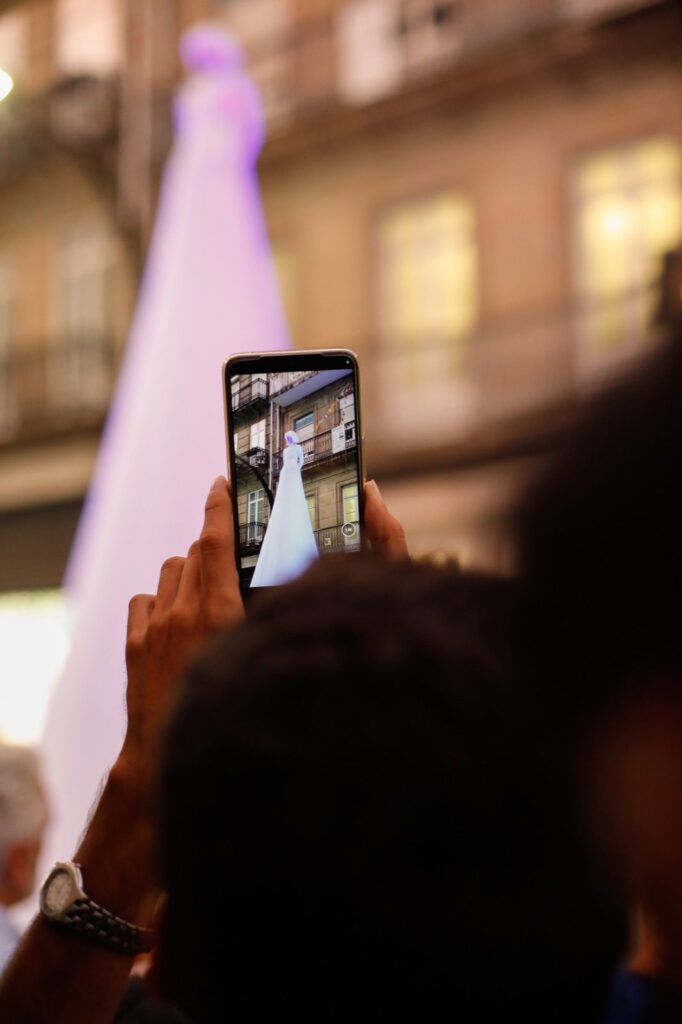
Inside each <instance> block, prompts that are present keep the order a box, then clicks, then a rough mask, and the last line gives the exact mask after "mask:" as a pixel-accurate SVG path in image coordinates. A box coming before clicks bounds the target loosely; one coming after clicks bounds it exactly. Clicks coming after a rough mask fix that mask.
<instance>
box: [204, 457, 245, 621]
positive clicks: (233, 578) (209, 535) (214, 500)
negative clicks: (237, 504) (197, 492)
mask: <svg viewBox="0 0 682 1024" xmlns="http://www.w3.org/2000/svg"><path fill="white" fill-rule="evenodd" d="M199 556H200V571H201V597H202V606H203V610H204V615H205V616H206V617H207V619H208V620H209V624H214V625H218V624H219V623H222V622H227V621H229V619H230V618H231V617H232V616H233V615H234V613H235V611H240V610H241V611H243V606H242V601H241V594H240V592H239V577H238V575H237V565H236V561H235V551H234V526H233V522H232V493H231V490H230V487H229V485H228V483H227V480H226V479H225V477H223V476H219V477H217V478H216V480H214V481H213V484H212V486H211V490H210V491H209V494H208V498H207V499H206V506H205V514H204V526H203V529H202V531H201V535H200V537H199Z"/></svg>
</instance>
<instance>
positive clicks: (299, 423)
mask: <svg viewBox="0 0 682 1024" xmlns="http://www.w3.org/2000/svg"><path fill="white" fill-rule="evenodd" d="M294 430H295V431H296V433H297V434H298V439H299V441H307V440H308V438H309V437H312V436H313V434H314V432H315V414H314V412H313V411H312V410H311V411H310V412H305V413H303V415H302V416H297V417H296V419H295V420H294Z"/></svg>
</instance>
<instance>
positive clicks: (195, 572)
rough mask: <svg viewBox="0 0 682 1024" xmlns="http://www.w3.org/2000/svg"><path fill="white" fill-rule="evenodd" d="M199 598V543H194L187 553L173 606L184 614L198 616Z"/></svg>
mask: <svg viewBox="0 0 682 1024" xmlns="http://www.w3.org/2000/svg"><path fill="white" fill-rule="evenodd" d="M200 597H201V553H200V550H199V542H198V541H195V542H194V544H192V546H191V548H190V549H189V551H188V552H187V558H186V559H185V565H184V567H183V570H182V576H181V577H180V583H179V585H178V592H177V594H176V595H175V602H174V605H175V607H176V608H182V609H183V610H185V611H186V612H196V614H197V615H198V613H199V600H200Z"/></svg>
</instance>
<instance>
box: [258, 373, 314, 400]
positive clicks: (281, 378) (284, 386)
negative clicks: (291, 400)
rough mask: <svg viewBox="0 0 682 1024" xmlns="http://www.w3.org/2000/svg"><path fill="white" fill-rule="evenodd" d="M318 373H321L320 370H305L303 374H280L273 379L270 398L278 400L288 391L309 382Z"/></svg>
mask: <svg viewBox="0 0 682 1024" xmlns="http://www.w3.org/2000/svg"><path fill="white" fill-rule="evenodd" d="M317 373H319V371H318V370H304V371H302V372H301V373H283V374H278V375H277V376H276V377H274V378H273V382H272V390H271V392H270V397H271V398H278V397H279V396H280V395H284V394H286V392H287V391H291V389H292V388H296V387H298V386H299V384H302V383H303V381H305V380H309V379H310V378H311V377H314V376H316V374H317Z"/></svg>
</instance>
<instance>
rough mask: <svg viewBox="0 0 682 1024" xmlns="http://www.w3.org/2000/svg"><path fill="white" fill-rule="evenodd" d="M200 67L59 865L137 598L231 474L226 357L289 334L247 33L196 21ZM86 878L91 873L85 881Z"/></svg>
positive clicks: (124, 411) (151, 291) (106, 535)
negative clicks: (272, 243) (268, 216)
mask: <svg viewBox="0 0 682 1024" xmlns="http://www.w3.org/2000/svg"><path fill="white" fill-rule="evenodd" d="M182 54H183V59H184V60H185V64H186V65H187V67H188V70H189V72H190V75H189V78H188V80H187V81H186V83H185V84H184V86H183V87H182V88H181V90H180V92H179V95H178V97H177V100H176V108H175V122H176V126H175V132H176V135H175V142H174V146H173V150H172V152H171V155H170V158H169V161H168V164H167V167H166V170H165V175H164V180H163V187H162V192H161V198H160V202H159V207H158V211H157V216H156V224H155V229H154V235H153V240H152V245H151V247H150V254H149V258H148V262H147V267H146V270H145V274H144V279H143V286H142V290H141V293H140V297H139V301H138V306H137V310H136V314H135V318H134V321H133V326H132V330H131V335H130V339H129V343H128V348H127V352H126V357H125V362H124V366H123V370H122V373H121V377H120V380H119V383H118V387H117V391H116V395H115V399H114V403H113V406H112V409H111V412H110V415H109V419H108V422H107V426H106V430H105V434H104V440H103V444H102V448H101V451H100V454H99V458H98V462H97V466H96V470H95V474H94V477H93V481H92V484H91V487H90V491H89V494H88V498H87V502H86V507H85V511H84V513H83V516H82V520H81V524H80V527H79V531H78V536H77V540H76V544H75V547H74V550H73V553H72V557H71V562H70V565H69V571H68V574H67V585H68V588H69V592H70V595H71V597H72V598H73V601H74V610H75V623H74V634H73V644H72V648H71V652H70V656H69V658H68V660H67V664H66V668H65V670H64V673H63V676H62V678H61V681H60V683H59V684H58V686H57V688H56V691H55V694H54V697H53V700H52V702H51V706H50V710H49V713H48V720H47V726H46V731H45V736H44V744H43V748H44V758H45V771H46V775H47V780H48V788H49V792H50V797H51V801H52V814H53V823H52V829H51V835H50V837H49V841H48V843H47V844H46V846H47V849H46V852H45V856H44V861H45V864H50V863H51V862H52V861H54V860H55V859H57V858H60V859H64V858H66V857H70V856H71V855H72V854H73V851H74V849H75V846H76V842H77V839H78V836H79V834H80V832H81V830H82V828H83V826H84V823H85V820H86V816H87V812H88V808H89V807H90V805H91V803H92V801H93V799H94V797H95V795H96V791H97V787H98V781H99V779H100V778H101V777H102V776H103V774H104V773H105V771H106V770H107V769H108V767H109V766H110V765H111V763H112V761H113V759H114V757H115V756H116V753H117V751H118V749H119V747H120V743H121V739H122V736H123V731H124V724H125V710H124V694H125V681H126V676H125V663H124V643H125V627H126V618H127V607H128V600H129V598H130V597H131V596H132V595H133V594H134V593H136V592H148V593H149V592H154V591H155V590H156V584H157V576H158V572H159V568H160V566H161V563H162V561H163V560H164V559H165V558H166V557H168V556H170V555H173V554H185V552H186V550H187V548H188V546H189V545H190V543H191V542H192V540H193V539H194V538H195V537H196V536H197V534H198V531H199V530H200V527H201V522H202V509H203V503H204V499H205V496H206V494H207V492H208V489H209V487H210V484H211V481H212V479H213V478H214V477H215V476H217V475H218V474H219V473H225V467H226V455H225V428H224V422H223V404H222V392H221V387H222V383H221V366H222V362H223V360H224V359H225V357H226V356H228V355H229V354H230V353H233V352H239V351H255V350H267V349H278V348H286V347H287V345H288V341H287V329H286V325H285V318H284V314H283V311H282V307H281V303H280V299H279V295H278V291H277V286H276V281H275V275H274V268H273V263H272V257H271V252H270V248H269V244H268V238H267V232H266V229H265V225H264V219H263V215H262V210H261V204H260V196H259V191H258V183H257V179H256V173H255V161H256V158H257V155H258V151H259V149H260V146H261V143H262V138H263V121H262V116H261V110H260V104H259V101H258V96H257V93H256V90H255V89H254V87H253V85H252V83H251V82H250V81H249V80H248V79H247V77H246V76H245V74H244V72H243V71H242V69H241V58H240V54H239V51H238V50H237V49H236V47H235V46H234V44H233V43H232V42H231V41H230V40H229V39H228V38H227V37H225V36H224V35H222V34H220V33H218V32H216V31H215V30H213V29H208V28H198V29H193V30H192V31H191V32H190V33H189V34H188V35H187V36H185V39H184V40H183V44H182ZM86 881H87V880H86Z"/></svg>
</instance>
